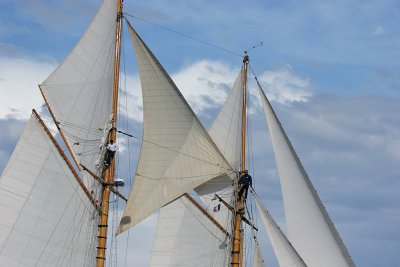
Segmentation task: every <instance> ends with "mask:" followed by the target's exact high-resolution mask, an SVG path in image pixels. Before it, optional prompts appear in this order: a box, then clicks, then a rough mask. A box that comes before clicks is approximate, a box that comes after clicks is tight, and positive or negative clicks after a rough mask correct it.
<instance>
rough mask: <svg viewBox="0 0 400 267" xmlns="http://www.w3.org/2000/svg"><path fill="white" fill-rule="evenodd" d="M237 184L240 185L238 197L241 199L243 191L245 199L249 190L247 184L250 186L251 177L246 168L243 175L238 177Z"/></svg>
mask: <svg viewBox="0 0 400 267" xmlns="http://www.w3.org/2000/svg"><path fill="white" fill-rule="evenodd" d="M239 186H241V187H240V190H239V194H238V198H239V199H241V198H242V195H243V193H245V194H244V200H245V201H246V198H247V192H248V191H249V186H252V178H251V176H250V175H249V173H248V171H247V170H245V171H244V173H243V175H242V176H241V177H240V179H239Z"/></svg>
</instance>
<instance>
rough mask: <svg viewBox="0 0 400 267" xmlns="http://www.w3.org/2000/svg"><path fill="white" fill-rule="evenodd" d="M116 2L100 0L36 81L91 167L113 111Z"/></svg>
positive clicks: (73, 145) (75, 148) (72, 143)
mask: <svg viewBox="0 0 400 267" xmlns="http://www.w3.org/2000/svg"><path fill="white" fill-rule="evenodd" d="M117 2H118V1H117V0H104V1H103V3H102V5H101V7H100V9H99V11H98V12H97V14H96V16H95V18H94V19H93V21H92V23H91V25H90V26H89V28H88V29H87V31H86V32H85V34H84V35H83V36H82V38H81V39H80V41H79V43H78V44H77V45H76V46H75V48H74V49H73V50H72V52H71V53H70V54H69V55H68V57H67V58H66V59H65V60H64V62H63V63H62V64H61V65H60V66H59V67H58V68H57V69H56V70H55V71H54V72H53V73H52V74H51V75H50V76H49V77H48V78H47V80H46V81H44V82H43V83H42V84H41V85H40V88H41V89H42V91H43V94H44V96H45V98H46V99H47V101H48V104H49V107H50V108H51V110H52V111H53V113H54V116H55V118H56V120H57V123H58V125H59V126H60V128H61V129H62V131H63V132H64V134H65V136H66V139H67V142H68V143H69V145H70V146H71V148H72V151H73V153H74V155H75V157H76V158H77V160H78V162H79V163H82V164H83V165H85V166H86V167H87V168H89V169H90V170H92V171H96V169H95V164H96V161H97V160H98V158H99V145H100V140H101V138H102V136H103V135H104V133H103V131H102V130H101V129H103V128H105V125H106V124H107V122H108V121H109V120H110V116H111V114H112V111H111V107H112V88H113V80H114V57H115V43H116V36H115V29H116V16H117ZM98 174H99V173H98ZM85 180H86V181H85V183H87V184H91V183H93V181H94V180H93V178H92V177H88V178H87V179H86V178H85Z"/></svg>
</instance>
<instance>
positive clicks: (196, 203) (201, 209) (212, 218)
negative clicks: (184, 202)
mask: <svg viewBox="0 0 400 267" xmlns="http://www.w3.org/2000/svg"><path fill="white" fill-rule="evenodd" d="M183 195H184V196H185V197H186V198H187V199H188V200H189V201H190V202H192V203H193V204H194V205H195V206H196V207H197V208H198V209H199V210H200V211H201V212H202V213H203V214H204V215H205V216H206V217H207V218H208V219H209V220H210V221H211V222H213V223H214V224H215V226H217V227H218V228H219V229H220V230H221V231H222V232H224V233H225V234H227V235H229V233H228V231H227V230H226V229H225V228H224V227H223V226H222V225H221V224H220V223H219V222H218V221H217V220H216V219H215V218H214V217H213V216H211V215H210V214H209V213H208V212H207V211H206V210H205V209H204V208H203V207H202V206H201V205H200V204H199V203H198V202H197V201H196V200H195V199H194V198H193V197H192V196H191V195H189V194H188V193H185V194H183Z"/></svg>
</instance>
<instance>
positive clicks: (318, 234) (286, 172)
mask: <svg viewBox="0 0 400 267" xmlns="http://www.w3.org/2000/svg"><path fill="white" fill-rule="evenodd" d="M259 92H260V96H261V101H262V105H263V107H264V112H265V116H266V118H267V122H268V129H269V133H270V137H271V141H272V145H273V148H274V152H275V158H276V164H277V167H278V172H279V178H280V181H281V187H282V195H283V204H284V208H285V217H286V226H287V235H288V238H289V240H290V241H291V242H292V245H293V246H294V247H295V248H296V250H297V252H298V253H299V254H300V255H301V257H302V258H303V260H304V262H305V263H306V264H307V265H308V266H310V267H314V266H315V267H316V266H331V267H339V266H355V265H354V263H353V260H352V259H351V257H350V255H349V253H348V251H347V249H346V247H345V245H344V244H343V242H342V240H341V238H340V236H339V234H338V232H337V231H336V229H335V227H334V225H333V223H332V221H331V219H330V218H329V215H328V213H327V212H326V210H325V207H324V206H323V204H322V202H321V200H320V198H319V197H318V194H317V192H316V191H315V189H314V186H313V185H312V183H311V181H310V178H308V175H307V173H306V172H305V170H304V168H303V166H302V164H301V162H300V160H299V158H298V157H297V155H296V152H295V151H294V149H293V147H292V145H291V143H290V141H289V139H288V137H287V135H286V133H285V131H284V130H283V128H282V126H281V123H280V122H279V120H278V118H277V116H276V114H275V112H274V110H273V109H272V106H271V104H270V103H269V101H268V99H267V97H266V95H265V93H264V91H263V90H262V89H261V87H260V86H259Z"/></svg>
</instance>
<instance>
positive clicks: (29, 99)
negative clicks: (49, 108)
mask: <svg viewBox="0 0 400 267" xmlns="http://www.w3.org/2000/svg"><path fill="white" fill-rule="evenodd" d="M54 68H55V65H54V64H53V63H50V62H40V61H36V60H33V59H29V58H23V57H18V58H8V57H1V58H0V118H6V117H8V116H13V117H15V118H19V119H26V118H28V117H29V115H30V113H31V110H32V108H37V107H39V106H41V105H42V103H43V100H42V97H41V95H40V92H39V89H38V87H37V85H38V84H39V83H41V82H42V81H43V80H44V79H46V77H47V76H48V75H49V74H50V73H51V71H52V70H53V69H54Z"/></svg>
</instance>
